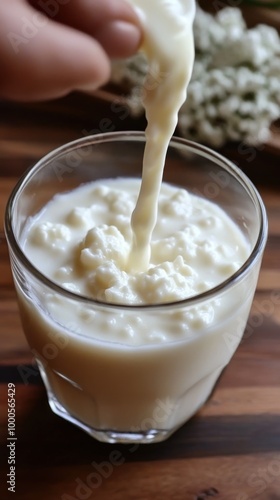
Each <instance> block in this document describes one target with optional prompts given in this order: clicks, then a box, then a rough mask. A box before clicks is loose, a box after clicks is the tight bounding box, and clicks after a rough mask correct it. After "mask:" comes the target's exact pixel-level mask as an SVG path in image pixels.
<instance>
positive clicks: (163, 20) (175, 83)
mask: <svg viewBox="0 0 280 500" xmlns="http://www.w3.org/2000/svg"><path fill="white" fill-rule="evenodd" d="M130 1H131V3H132V4H134V5H135V6H137V8H138V9H139V10H140V13H141V17H142V19H143V25H144V42H143V47H142V49H143V51H144V52H145V54H146V56H147V58H148V61H149V74H148V76H147V79H146V83H145V84H144V89H143V104H144V107H145V110H146V118H147V122H148V126H147V128H146V149H145V153H144V160H143V174H142V185H141V191H140V195H139V199H138V201H137V205H136V207H135V210H134V212H133V215H132V220H131V225H132V231H133V240H132V249H131V252H130V255H129V258H128V263H127V267H128V269H130V270H133V271H136V270H145V269H147V268H148V265H149V261H150V241H151V236H152V232H153V229H154V227H155V224H156V221H157V207H158V196H159V191H160V185H161V181H162V175H163V169H164V163H165V157H166V152H167V148H168V145H169V141H170V139H171V137H172V135H173V133H174V130H175V127H176V125H177V121H178V112H179V109H180V107H181V106H182V104H183V103H184V101H185V99H186V92H187V86H188V83H189V80H190V78H191V72H192V68H193V61H194V42H193V33H192V23H193V19H194V14H195V1H194V0H184V1H182V0H171V1H170V0H152V1H151V0H130Z"/></svg>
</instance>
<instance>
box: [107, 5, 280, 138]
mask: <svg viewBox="0 0 280 500" xmlns="http://www.w3.org/2000/svg"><path fill="white" fill-rule="evenodd" d="M194 39H195V47H196V59H195V64H194V69H193V75H192V79H191V82H190V84H189V87H188V97H187V100H186V101H185V103H184V105H183V106H182V108H181V110H180V113H179V121H178V128H179V132H180V135H182V136H184V137H186V138H188V139H193V140H196V141H199V142H202V143H206V144H209V145H211V146H214V147H220V146H222V145H223V144H224V143H226V142H227V141H240V140H242V141H244V142H246V143H247V144H253V145H257V144H260V143H264V142H266V140H267V139H268V138H269V134H270V126H271V124H272V122H274V121H275V120H277V119H278V118H279V117H280V37H279V35H278V32H277V31H276V30H275V29H274V28H272V27H271V26H267V25H258V26H256V27H254V28H251V29H248V28H247V26H246V24H245V21H244V19H243V17H242V13H241V11H240V9H237V8H230V7H229V8H225V9H222V10H220V11H219V12H218V13H217V14H216V15H215V16H213V15H211V14H208V13H206V12H204V11H203V10H201V9H200V8H198V9H197V14H196V18H195V23H194ZM146 71H147V62H146V60H145V59H144V57H143V56H142V55H137V56H136V57H134V58H132V59H130V60H128V61H125V62H117V63H116V64H115V65H114V67H113V76H112V79H113V81H114V82H117V83H123V82H125V81H126V82H129V83H130V88H131V92H130V95H129V97H128V104H129V106H130V107H131V110H132V112H134V113H139V112H140V111H141V112H142V104H141V90H140V89H141V86H142V85H143V83H144V78H145V74H146Z"/></svg>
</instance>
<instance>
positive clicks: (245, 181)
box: [4, 131, 268, 311]
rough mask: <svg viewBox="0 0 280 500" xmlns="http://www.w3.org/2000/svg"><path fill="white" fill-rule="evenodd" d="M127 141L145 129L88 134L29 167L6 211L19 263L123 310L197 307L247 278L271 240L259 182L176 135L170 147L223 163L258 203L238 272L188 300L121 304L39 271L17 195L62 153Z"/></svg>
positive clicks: (94, 301)
mask: <svg viewBox="0 0 280 500" xmlns="http://www.w3.org/2000/svg"><path fill="white" fill-rule="evenodd" d="M123 140H126V141H137V142H145V132H142V131H120V132H106V133H102V134H96V135H88V136H86V137H82V138H79V139H75V140H74V141H70V142H68V143H66V144H63V145H62V146H59V147H58V148H55V149H53V150H52V151H50V152H49V153H47V154H46V155H44V156H43V157H42V158H40V159H39V160H38V161H37V162H36V163H35V164H34V165H33V166H31V167H30V168H28V169H27V170H26V171H25V172H24V173H23V174H22V176H21V177H20V179H19V180H18V182H17V183H16V185H15V186H14V188H13V190H12V191H11V194H10V196H9V198H8V202H7V205H6V210H5V219H4V231H5V235H6V238H7V241H8V244H9V246H10V248H11V249H12V251H13V253H14V254H15V255H16V257H17V259H18V260H19V262H20V263H21V264H22V265H23V266H24V268H25V269H27V271H28V272H29V273H31V274H32V276H33V277H35V278H36V279H37V281H39V282H42V283H43V284H44V285H45V286H47V287H48V288H50V289H52V290H53V291H54V292H56V293H59V294H60V295H62V296H64V297H65V298H67V299H71V300H75V301H76V302H77V301H78V302H80V303H83V304H87V305H91V306H92V305H96V306H98V307H101V306H102V307H104V308H109V309H116V310H122V309H123V310H129V311H132V310H143V309H144V310H146V311H147V310H149V311H152V310H158V309H165V310H167V309H174V308H180V307H187V306H188V307H189V306H195V305H197V304H200V303H201V302H204V301H206V300H209V299H211V298H214V297H215V296H216V295H217V294H218V293H219V292H224V291H226V290H228V289H229V288H230V287H232V286H233V285H235V284H237V283H238V282H239V281H241V279H243V277H244V276H246V275H247V273H248V272H249V271H250V269H251V268H252V267H253V265H254V263H255V262H256V260H257V259H258V257H259V256H260V255H262V252H263V250H264V247H265V244H266V241H267V235H268V221H267V215H266V210H265V206H264V203H263V201H262V198H261V196H260V194H259V192H258V190H257V188H256V187H255V185H254V184H253V183H252V181H251V180H250V179H249V177H248V176H247V175H246V174H245V173H244V172H243V171H242V170H241V169H240V168H239V167H238V166H237V165H235V164H234V163H233V162H232V161H231V160H229V159H227V158H226V157H225V156H223V155H222V154H220V153H218V152H216V151H214V150H212V149H210V148H209V147H207V146H204V145H201V144H199V143H197V142H194V141H191V140H188V139H185V138H181V137H177V136H173V137H172V139H171V141H170V144H169V148H170V147H172V146H173V147H176V146H177V148H178V146H181V148H187V149H188V151H191V152H193V153H195V154H197V155H199V156H202V157H204V158H207V159H209V160H211V161H212V162H214V163H216V164H219V165H220V166H222V167H223V168H224V169H225V170H226V171H227V172H229V173H230V174H231V175H234V177H235V179H236V180H237V181H238V182H239V184H241V185H242V186H243V188H245V189H246V191H247V194H249V195H250V197H251V199H252V201H253V202H254V205H255V207H256V211H257V212H258V214H259V221H260V223H259V232H258V238H257V240H256V243H255V245H254V248H253V249H252V250H251V251H250V255H249V257H248V258H247V259H246V261H245V262H244V263H243V264H242V266H241V267H240V268H239V269H238V270H237V271H235V273H233V274H232V275H231V276H229V277H228V278H227V279H226V280H224V281H222V282H221V283H219V284H218V285H216V286H214V287H213V288H210V289H208V290H206V291H204V292H202V293H200V294H197V295H193V296H190V297H187V298H185V299H181V300H177V301H174V302H164V303H159V304H118V303H112V302H104V301H101V300H97V299H94V298H91V297H87V296H84V295H80V294H76V293H74V292H72V291H70V290H67V289H66V288H63V287H62V286H60V285H58V284H57V283H55V282H53V281H52V280H51V279H49V278H48V277H46V276H45V275H44V274H43V273H41V271H39V270H38V269H37V268H36V267H35V266H33V264H32V262H31V261H30V260H29V259H28V258H27V257H26V255H25V253H24V251H23V250H22V249H21V247H20V244H19V242H18V239H17V237H16V236H15V234H14V231H13V223H12V220H13V207H14V204H15V203H16V201H17V198H18V197H19V196H20V193H21V190H22V189H23V188H24V187H25V186H26V185H27V183H28V182H29V180H30V178H31V177H32V176H33V175H34V173H35V172H38V171H39V170H40V169H41V168H43V167H44V166H46V165H47V164H49V163H50V162H51V161H52V160H54V159H57V158H58V157H59V156H61V155H63V154H64V153H66V152H71V151H74V150H76V149H79V148H80V147H83V146H89V145H93V144H100V143H102V144H104V143H106V142H116V141H123ZM169 148H168V149H169Z"/></svg>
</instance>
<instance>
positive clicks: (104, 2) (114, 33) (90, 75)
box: [0, 0, 141, 101]
mask: <svg viewBox="0 0 280 500" xmlns="http://www.w3.org/2000/svg"><path fill="white" fill-rule="evenodd" d="M140 41H141V30H140V28H139V20H138V17H137V15H136V13H135V12H134V10H133V9H132V8H131V6H130V5H129V4H128V3H127V2H126V1H125V0H30V2H29V3H28V2H27V1H26V0H13V1H12V2H11V1H9V0H4V1H1V2H0V68H1V70H0V97H2V98H6V99H14V100H18V101H36V100H44V99H51V98H56V97H60V96H63V95H66V94H67V93H69V92H71V91H73V90H82V91H89V92H91V91H94V90H96V89H97V88H98V87H100V86H101V85H103V84H104V83H106V82H107V81H108V80H109V78H110V59H111V58H123V57H128V56H130V55H132V54H133V53H135V52H136V51H137V49H138V47H139V44H140Z"/></svg>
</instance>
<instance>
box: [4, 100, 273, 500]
mask: <svg viewBox="0 0 280 500" xmlns="http://www.w3.org/2000/svg"><path fill="white" fill-rule="evenodd" d="M0 109H1V113H0V172H1V179H0V211H1V223H0V224H1V226H0V298H1V302H0V342H1V366H0V382H1V424H0V425H1V481H2V486H1V491H2V493H0V495H1V499H6V498H7V499H8V498H18V499H21V500H74V499H76V500H77V499H79V500H80V499H88V498H90V499H93V498H94V499H95V498H96V499H98V500H104V499H106V500H107V499H108V500H122V499H131V500H134V499H139V500H163V499H164V500H165V499H166V500H205V499H207V498H211V497H215V498H217V500H248V499H254V500H255V499H258V500H277V499H278V500H279V499H280V341H279V324H280V305H279V300H278V304H277V303H276V302H275V297H276V295H275V292H277V291H279V288H280V186H279V178H280V176H279V175H278V178H277V175H276V177H275V178H274V180H273V181H272V182H271V181H270V180H269V179H268V178H267V175H266V176H265V175H264V173H267V171H269V168H271V167H272V165H273V164H274V168H275V165H276V161H275V158H274V157H273V156H271V155H269V153H268V152H267V151H265V150H264V151H259V150H257V151H256V155H255V158H254V161H251V162H248V159H246V158H245V157H244V156H243V157H242V155H239V156H238V154H236V152H237V151H238V150H237V149H236V146H234V145H233V146H232V147H231V148H230V149H228V153H229V154H230V155H232V156H233V157H235V159H238V160H240V165H241V167H242V168H244V169H245V170H246V169H247V171H248V172H249V174H250V175H251V176H252V178H253V180H254V182H255V183H256V184H257V187H258V189H259V191H260V193H261V195H262V197H263V200H264V202H265V204H266V207H267V211H268V217H269V240H268V244H267V248H266V251H265V255H264V260H263V266H262V270H261V274H260V279H259V284H258V289H257V293H256V296H255V301H254V306H253V310H252V313H251V316H250V319H249V323H248V330H247V332H246V333H245V337H244V340H243V342H242V343H241V345H240V347H239V349H238V351H237V353H236V354H235V356H234V358H233V360H232V361H231V363H230V365H229V366H228V367H227V369H226V370H225V371H224V372H223V375H222V377H221V378H220V380H219V383H218V385H217V386H216V389H215V391H214V393H213V395H212V397H211V398H210V400H209V401H208V403H207V404H206V405H205V406H204V408H203V409H202V410H201V411H200V412H199V413H198V414H197V415H196V416H195V417H194V418H192V419H191V420H190V421H189V422H188V423H186V424H185V425H184V426H183V427H182V428H181V429H180V430H179V431H178V432H176V433H175V434H174V435H173V436H172V437H171V438H170V439H169V440H168V441H166V442H164V443H161V444H154V445H142V446H124V445H122V446H120V445H104V444H101V443H98V442H96V441H95V440H94V439H92V438H90V437H89V436H88V435H86V434H85V433H83V432H82V431H81V430H79V429H77V428H75V427H74V426H73V425H71V424H70V423H67V422H65V421H64V420H62V419H61V418H59V417H57V416H56V415H54V414H53V413H52V412H51V410H50V408H49V406H48V403H47V400H46V393H45V389H44V387H43V385H42V381H41V378H40V376H39V375H38V372H37V370H36V369H35V367H34V366H33V365H32V355H31V353H30V351H29V349H28V346H27V343H26V341H25V338H24V335H23V333H22V329H21V325H20V320H19V315H18V310H17V304H16V298H15V292H14V288H13V283H12V278H11V273H10V269H9V260H8V253H7V247H6V243H5V238H4V234H3V223H2V219H3V213H4V207H5V204H6V201H7V198H8V195H9V193H10V191H11V189H12V187H13V186H14V184H15V182H16V181H17V179H18V177H19V176H20V174H21V173H22V172H23V171H24V170H25V169H26V168H27V167H28V166H30V165H32V164H33V163H34V162H35V161H36V160H37V159H38V158H40V157H41V156H42V155H44V154H45V153H47V152H48V151H49V150H51V149H53V148H54V147H56V146H59V145H61V144H62V143H64V142H66V141H69V140H72V139H75V138H78V137H80V136H82V135H85V134H87V133H89V132H90V131H97V130H98V129H100V128H102V126H104V123H105V122H104V119H106V120H111V122H108V121H107V125H108V123H110V126H111V129H114V130H120V129H128V128H130V129H132V128H133V129H138V128H141V129H142V128H143V126H144V121H141V120H138V121H133V120H132V119H131V118H129V117H126V118H125V119H124V118H122V116H121V114H120V112H118V113H117V112H116V110H112V107H111V106H110V104H109V103H106V104H105V103H101V104H100V103H99V102H97V101H96V100H95V99H93V98H89V97H85V96H80V95H73V96H70V97H68V98H65V99H61V100H58V101H53V102H50V103H46V104H36V105H35V104H34V105H17V104H12V103H4V102H3V103H1V104H0ZM102 120H103V121H102ZM261 164H262V165H263V166H264V168H263V169H260V165H261ZM273 293H274V295H273ZM8 383H12V384H15V388H16V391H15V399H16V412H15V413H16V437H17V441H16V456H15V457H16V493H15V495H14V496H12V493H11V492H9V491H7V483H6V481H7V473H8V472H9V465H8V463H7V461H8V448H7V443H8V441H7V392H8ZM113 457H114V460H113ZM116 457H118V459H117V460H115V458H116ZM88 484H90V485H91V486H90V487H89V486H88Z"/></svg>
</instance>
